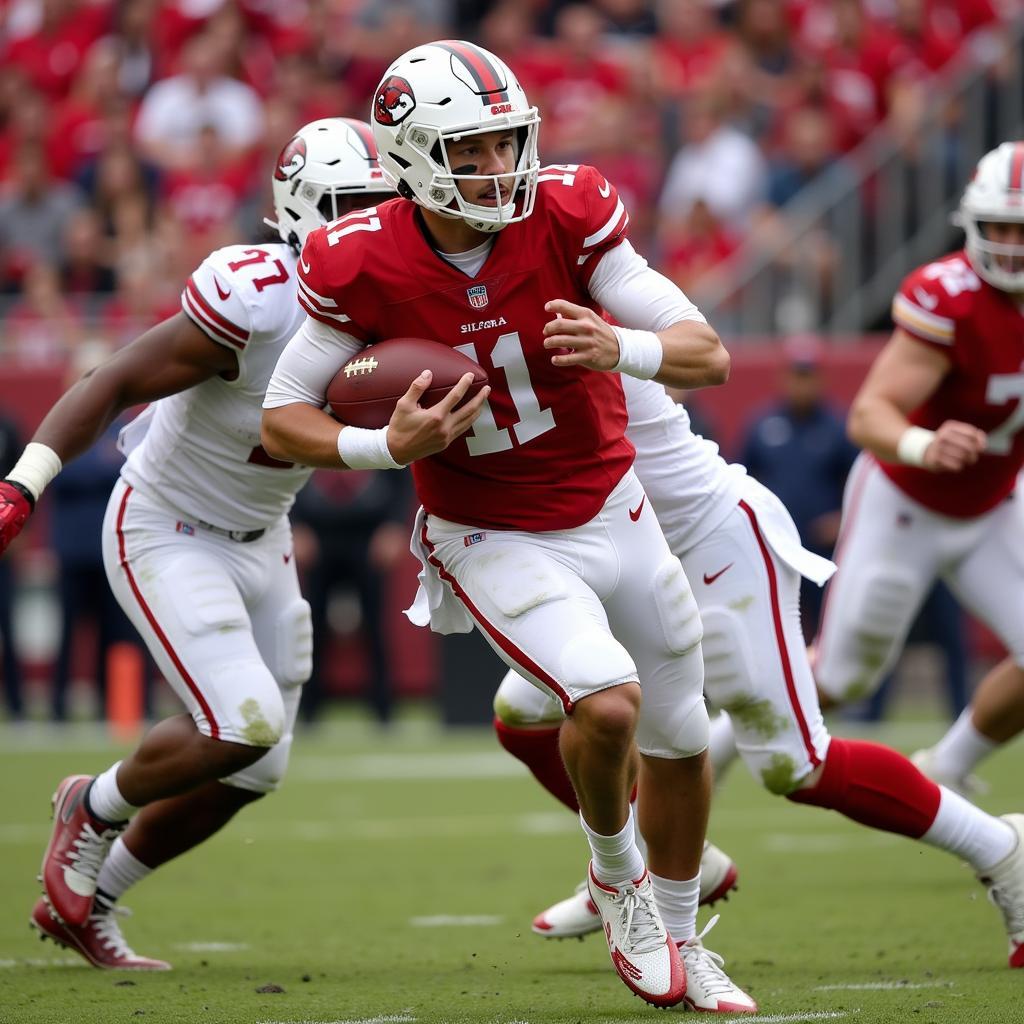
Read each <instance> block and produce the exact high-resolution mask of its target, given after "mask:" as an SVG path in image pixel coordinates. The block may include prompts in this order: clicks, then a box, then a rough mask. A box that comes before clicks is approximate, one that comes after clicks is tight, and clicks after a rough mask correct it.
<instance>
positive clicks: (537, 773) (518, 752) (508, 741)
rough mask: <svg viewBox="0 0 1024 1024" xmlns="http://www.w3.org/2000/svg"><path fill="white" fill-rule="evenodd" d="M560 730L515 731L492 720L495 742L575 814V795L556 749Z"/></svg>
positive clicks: (558, 751)
mask: <svg viewBox="0 0 1024 1024" xmlns="http://www.w3.org/2000/svg"><path fill="white" fill-rule="evenodd" d="M560 728H561V726H558V725H556V726H553V727H552V728H550V729H516V728H514V727H513V726H511V725H506V724H505V723H504V722H503V721H501V719H500V718H495V719H494V731H495V732H496V733H497V734H498V742H499V743H500V744H501V745H502V746H503V747H504V748H505V749H506V750H507V751H508V752H509V753H510V754H511V755H512V756H513V757H514V758H516V759H517V760H519V761H522V762H523V764H525V765H526V767H527V768H529V769H530V771H531V772H533V774H534V777H535V778H536V779H537V781H538V782H539V783H540V784H541V785H542V786H543V787H544V788H545V789H546V790H547V791H548V792H549V793H550V794H551V795H552V796H553V797H554V798H555V799H556V800H560V801H561V802H562V803H563V804H565V806H566V807H568V808H569V810H570V811H573V812H575V813H577V814H578V813H579V809H580V805H579V802H578V801H577V799H576V791H575V790H574V789H573V788H572V783H571V782H570V781H569V775H568V773H567V772H566V770H565V764H564V763H563V761H562V754H561V751H560V750H559V749H558V732H559V729H560Z"/></svg>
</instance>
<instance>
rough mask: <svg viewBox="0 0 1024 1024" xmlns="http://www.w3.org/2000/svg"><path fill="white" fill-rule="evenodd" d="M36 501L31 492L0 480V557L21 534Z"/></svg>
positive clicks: (13, 483)
mask: <svg viewBox="0 0 1024 1024" xmlns="http://www.w3.org/2000/svg"><path fill="white" fill-rule="evenodd" d="M35 507H36V500H35V498H33V497H32V494H31V492H29V491H28V490H27V489H26V488H24V487H22V485H21V484H19V483H15V482H14V481H13V480H0V555H2V554H3V553H4V552H5V551H6V550H7V546H8V545H9V544H10V543H11V541H12V540H14V538H15V537H17V536H18V534H19V533H21V528H22V527H23V526H24V525H25V524H26V523H27V522H28V517H29V516H30V515H32V510H33V509H34V508H35Z"/></svg>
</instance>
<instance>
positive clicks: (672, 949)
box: [587, 863, 686, 1006]
mask: <svg viewBox="0 0 1024 1024" xmlns="http://www.w3.org/2000/svg"><path fill="white" fill-rule="evenodd" d="M587 882H588V888H589V889H590V898H591V900H593V902H594V906H596V907H597V910H598V913H599V914H600V915H601V921H602V923H603V924H604V934H605V938H606V939H607V940H608V953H609V955H610V956H611V958H612V965H613V966H614V968H615V972H616V973H617V974H618V976H619V977H620V978H621V979H622V980H623V982H625V984H626V986H627V987H628V988H629V989H631V990H632V991H633V992H634V993H635V994H636V995H638V996H639V997H640V998H641V999H643V1000H645V1001H646V1002H648V1003H650V1004H651V1005H652V1006H676V1005H677V1004H678V1003H681V1002H682V1001H683V997H684V996H685V995H686V971H685V970H684V969H683V962H682V960H681V959H680V957H679V950H678V949H677V948H676V945H675V943H674V942H673V941H672V939H671V938H670V936H669V934H668V932H667V931H666V930H665V925H664V924H663V923H662V921H661V914H659V913H658V906H657V904H656V903H655V900H654V887H653V886H652V885H651V876H650V875H649V874H648V873H647V869H646V868H645V869H644V873H643V875H642V876H641V877H640V878H638V879H636V880H635V881H632V882H623V883H621V884H620V885H617V886H616V885H608V884H606V883H604V882H599V881H598V880H597V878H595V877H594V865H593V863H591V865H590V867H589V869H588V871H587Z"/></svg>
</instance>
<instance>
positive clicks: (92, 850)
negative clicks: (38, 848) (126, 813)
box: [40, 775, 126, 927]
mask: <svg viewBox="0 0 1024 1024" xmlns="http://www.w3.org/2000/svg"><path fill="white" fill-rule="evenodd" d="M91 783H92V778H91V777H90V776H88V775H69V776H68V777H67V778H66V779H64V781H63V782H61V784H60V785H59V786H58V787H57V792H56V793H54V794H53V832H52V834H51V836H50V843H49V845H48V846H47V847H46V853H44V854H43V868H42V873H41V875H40V881H41V882H42V883H43V889H44V890H45V892H46V896H47V898H48V899H49V901H50V910H51V911H52V913H53V914H54V916H55V917H57V918H58V919H59V920H60V921H62V922H63V923H64V924H66V925H70V926H71V927H76V926H79V925H83V924H85V922H86V921H87V920H88V918H89V912H90V911H91V910H92V901H93V896H94V895H95V894H96V876H97V875H99V873H100V867H101V866H102V864H103V862H104V860H106V858H107V854H108V853H109V852H110V846H111V843H113V841H114V840H115V839H116V838H117V837H118V835H120V833H121V832H122V831H123V830H124V827H125V824H126V823H120V824H112V823H111V822H108V821H101V820H100V819H99V818H96V817H94V816H93V815H92V814H91V813H90V811H89V807H88V804H87V803H86V800H85V794H86V790H88V788H89V785H90V784H91Z"/></svg>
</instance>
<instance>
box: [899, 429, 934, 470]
mask: <svg viewBox="0 0 1024 1024" xmlns="http://www.w3.org/2000/svg"><path fill="white" fill-rule="evenodd" d="M934 440H935V431H934V430H926V429H925V428H924V427H907V429H906V430H904V431H903V436H902V437H901V438H900V439H899V442H898V443H897V445H896V458H898V459H899V460H900V462H903V463H906V465H908V466H923V465H924V453H925V452H926V451H927V450H928V445H930V444H931V443H932V441H934Z"/></svg>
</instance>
